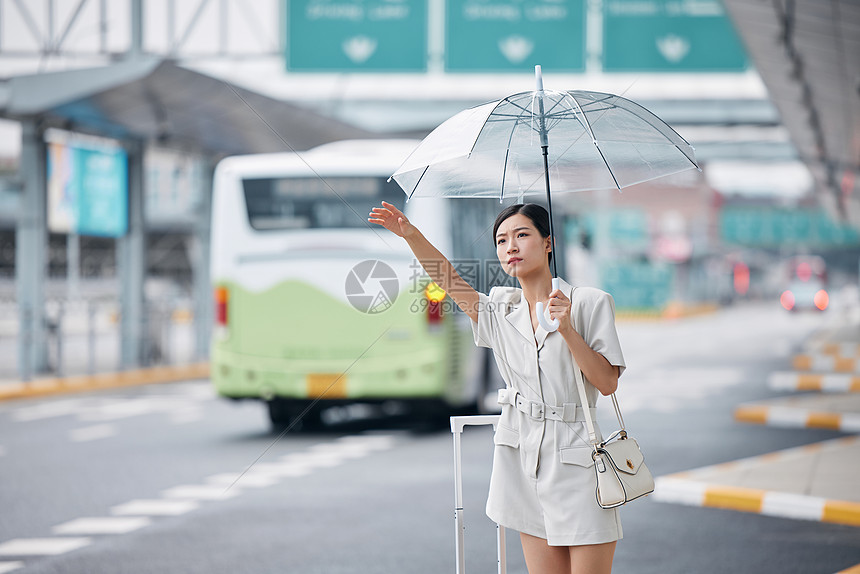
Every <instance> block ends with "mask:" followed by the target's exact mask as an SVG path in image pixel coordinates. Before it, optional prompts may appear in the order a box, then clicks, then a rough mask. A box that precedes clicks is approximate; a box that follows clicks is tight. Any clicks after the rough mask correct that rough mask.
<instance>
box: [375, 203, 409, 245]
mask: <svg viewBox="0 0 860 574" xmlns="http://www.w3.org/2000/svg"><path fill="white" fill-rule="evenodd" d="M367 220H368V221H369V222H371V223H376V224H378V225H381V226H383V227H384V228H385V229H387V230H389V231H390V232H392V233H394V234H395V235H397V236H398V237H407V236H408V235H411V234H412V233H413V232H414V231H415V226H414V225H412V224H411V223H409V220H408V219H406V216H405V215H403V212H402V211H400V210H399V209H397V208H396V207H394V206H393V205H391V204H390V203H388V202H387V201H383V202H382V207H374V208H373V209H371V210H370V217H369V218H368V219H367Z"/></svg>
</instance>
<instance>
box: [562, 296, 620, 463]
mask: <svg viewBox="0 0 860 574" xmlns="http://www.w3.org/2000/svg"><path fill="white" fill-rule="evenodd" d="M575 291H576V287H575V286H574V287H573V288H572V289H571V291H570V296H569V299H570V300H571V305H572V302H573V293H574V292H575ZM573 372H574V375H575V376H576V388H577V390H578V391H579V401H580V403H581V405H582V412H583V413H585V426H586V428H587V429H588V440H589V441H591V444H592V446H595V447H596V446H597V444H598V443H599V441H598V440H597V432H596V431H595V430H594V421H593V420H591V409H590V408H589V407H588V397H587V396H586V395H585V382H584V381H583V377H582V371H581V370H580V368H579V365H577V364H576V362H575V361H574V365H573ZM610 397H612V406H613V407H614V408H615V416H616V417H618V424H620V425H621V430H622V431H624V432H625V434H626V429H625V428H624V418H623V417H622V416H621V407H619V406H618V399H616V398H615V393H612V394H611V395H610ZM594 406H595V407H596V406H597V405H596V404H595V405H594Z"/></svg>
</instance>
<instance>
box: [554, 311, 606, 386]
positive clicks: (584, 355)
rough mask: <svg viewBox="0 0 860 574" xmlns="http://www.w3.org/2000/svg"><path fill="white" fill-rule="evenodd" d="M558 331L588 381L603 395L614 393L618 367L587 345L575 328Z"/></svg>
mask: <svg viewBox="0 0 860 574" xmlns="http://www.w3.org/2000/svg"><path fill="white" fill-rule="evenodd" d="M558 331H559V333H561V336H562V337H564V340H565V342H567V346H568V348H569V349H570V352H571V353H572V354H573V358H574V359H575V360H576V364H577V365H579V368H580V369H581V370H582V374H583V375H585V378H586V379H588V382H589V383H591V384H592V385H594V386H595V387H596V388H597V390H598V391H600V394H601V395H603V396H604V397H606V396H609V395H611V394H612V393H614V392H615V391H616V389H618V367H616V366H615V365H612V364H610V363H609V361H608V360H606V357H604V356H603V355H601V354H600V353H598V352H597V351H595V350H594V349H592V348H591V347H589V346H588V343H586V342H585V339H583V338H582V336H581V335H580V334H579V333H577V332H576V329H573V328H571V329H569V330H566V331H564V332H562V330H561V329H559V330H558Z"/></svg>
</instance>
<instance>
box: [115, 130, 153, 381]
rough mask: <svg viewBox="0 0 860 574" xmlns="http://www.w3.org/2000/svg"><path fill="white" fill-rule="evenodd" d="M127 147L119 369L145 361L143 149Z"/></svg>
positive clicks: (137, 145)
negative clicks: (126, 209)
mask: <svg viewBox="0 0 860 574" xmlns="http://www.w3.org/2000/svg"><path fill="white" fill-rule="evenodd" d="M127 150H128V232H127V233H126V234H125V236H124V237H120V238H119V239H117V243H116V249H117V257H116V259H117V274H118V279H119V288H120V293H119V298H120V309H122V319H121V322H120V368H122V369H133V368H135V367H139V366H141V364H142V363H143V360H144V356H143V355H144V354H143V348H144V340H143V334H144V333H145V332H146V329H145V325H144V322H145V320H146V316H145V314H144V308H143V307H144V289H143V283H144V280H145V279H146V236H145V233H144V218H143V177H144V174H143V151H144V146H143V143H141V142H137V141H135V142H133V143H131V144H129V145H128V146H127Z"/></svg>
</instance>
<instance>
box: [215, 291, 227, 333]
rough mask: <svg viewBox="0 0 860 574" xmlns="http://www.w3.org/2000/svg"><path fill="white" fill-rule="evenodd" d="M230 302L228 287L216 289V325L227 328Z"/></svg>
mask: <svg viewBox="0 0 860 574" xmlns="http://www.w3.org/2000/svg"><path fill="white" fill-rule="evenodd" d="M229 301H230V291H229V290H228V289H227V288H226V287H216V288H215V324H216V325H218V326H219V327H226V326H227V304H228V303H229Z"/></svg>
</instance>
